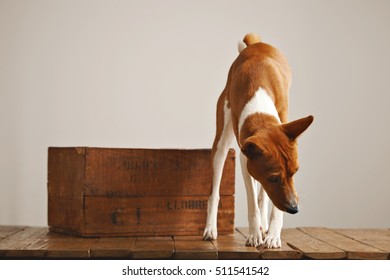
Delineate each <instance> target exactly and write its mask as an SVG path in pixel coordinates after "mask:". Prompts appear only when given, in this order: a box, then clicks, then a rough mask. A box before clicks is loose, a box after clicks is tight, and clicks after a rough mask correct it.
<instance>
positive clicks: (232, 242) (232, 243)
mask: <svg viewBox="0 0 390 280" xmlns="http://www.w3.org/2000/svg"><path fill="white" fill-rule="evenodd" d="M213 244H214V246H215V248H216V250H217V251H218V259H221V260H234V259H243V260H255V259H259V258H260V253H259V251H258V250H257V249H256V248H254V247H250V246H245V238H244V236H243V235H241V234H240V233H239V232H237V231H236V232H235V233H234V234H229V235H220V236H218V238H217V240H214V241H213Z"/></svg>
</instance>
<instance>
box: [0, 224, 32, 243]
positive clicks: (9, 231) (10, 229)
mask: <svg viewBox="0 0 390 280" xmlns="http://www.w3.org/2000/svg"><path fill="white" fill-rule="evenodd" d="M25 228H26V227H24V226H0V240H2V239H4V238H6V237H8V236H10V235H13V234H15V233H17V232H19V231H22V230H24V229H25Z"/></svg>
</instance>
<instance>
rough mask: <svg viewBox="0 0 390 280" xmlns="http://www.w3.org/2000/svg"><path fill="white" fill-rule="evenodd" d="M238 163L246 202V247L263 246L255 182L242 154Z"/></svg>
mask: <svg viewBox="0 0 390 280" xmlns="http://www.w3.org/2000/svg"><path fill="white" fill-rule="evenodd" d="M240 161H241V169H242V176H243V178H244V183H245V189H246V197H247V201H248V222H249V236H248V237H247V239H246V245H248V246H255V247H256V246H259V245H261V244H263V237H262V234H261V231H260V227H261V224H260V210H259V206H258V204H257V190H256V181H255V180H254V179H253V178H252V176H251V175H249V172H248V169H247V158H246V156H245V155H244V154H243V153H241V154H240Z"/></svg>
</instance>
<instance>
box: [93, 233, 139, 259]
mask: <svg viewBox="0 0 390 280" xmlns="http://www.w3.org/2000/svg"><path fill="white" fill-rule="evenodd" d="M135 240H136V238H135V237H105V238H100V239H99V241H98V242H97V244H96V246H95V247H93V248H91V250H90V254H91V258H126V259H130V258H132V257H133V247H134V243H135Z"/></svg>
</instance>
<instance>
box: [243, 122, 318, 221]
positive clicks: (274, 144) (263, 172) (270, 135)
mask: <svg viewBox="0 0 390 280" xmlns="http://www.w3.org/2000/svg"><path fill="white" fill-rule="evenodd" d="M312 122H313V116H308V117H306V118H302V119H299V120H296V121H292V122H289V123H286V124H281V125H275V126H273V127H271V128H269V129H266V130H264V131H260V132H259V133H256V134H255V135H253V136H251V137H249V138H247V139H246V140H245V142H244V143H243V145H242V152H243V153H244V154H245V156H246V157H247V158H248V161H247V168H248V172H249V174H250V175H251V176H252V177H253V178H255V179H256V180H257V181H259V182H260V183H261V185H262V186H263V187H264V189H265V191H266V192H267V194H268V196H269V197H270V199H271V200H272V202H273V203H274V205H275V206H276V207H277V208H279V209H280V210H282V211H285V212H288V213H290V214H295V213H297V212H298V196H297V193H296V191H295V187H294V180H293V176H294V174H295V173H296V172H297V171H298V167H299V164H298V147H297V138H298V136H299V135H300V134H302V133H303V132H304V131H305V130H306V129H307V128H308V127H309V126H310V124H311V123H312Z"/></svg>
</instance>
